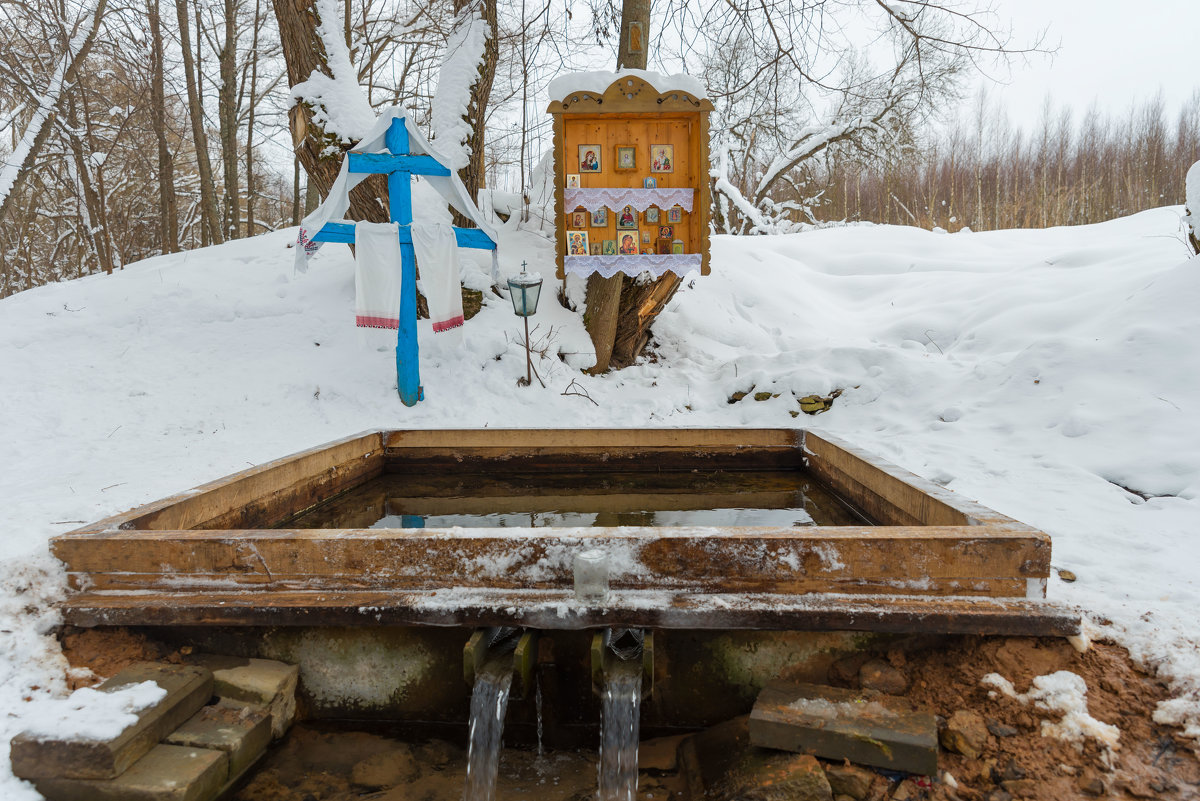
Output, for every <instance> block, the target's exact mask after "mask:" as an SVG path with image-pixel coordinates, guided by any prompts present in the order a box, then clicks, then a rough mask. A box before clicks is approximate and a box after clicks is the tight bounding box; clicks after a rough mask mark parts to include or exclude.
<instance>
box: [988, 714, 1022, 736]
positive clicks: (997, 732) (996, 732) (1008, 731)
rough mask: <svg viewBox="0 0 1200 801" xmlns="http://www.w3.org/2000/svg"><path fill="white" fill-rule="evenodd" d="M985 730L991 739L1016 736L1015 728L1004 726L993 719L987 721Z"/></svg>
mask: <svg viewBox="0 0 1200 801" xmlns="http://www.w3.org/2000/svg"><path fill="white" fill-rule="evenodd" d="M987 730H988V732H990V733H991V735H992V736H993V737H1012V736H1013V735H1015V734H1017V729H1016V727H1015V726H1006V725H1004V724H1003V723H1001V722H1000V721H998V720H996V719H995V718H988V719H987Z"/></svg>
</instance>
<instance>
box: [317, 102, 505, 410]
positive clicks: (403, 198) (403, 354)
mask: <svg viewBox="0 0 1200 801" xmlns="http://www.w3.org/2000/svg"><path fill="white" fill-rule="evenodd" d="M384 144H385V145H386V146H387V149H388V150H389V151H390V153H348V154H346V158H348V159H349V160H350V162H349V167H348V169H349V171H350V172H355V173H381V174H384V175H386V176H387V184H388V216H389V217H390V218H391V221H392V222H394V223H399V224H400V326H399V328H398V330H397V331H396V389H397V390H398V391H399V393H400V400H401V401H403V402H404V405H405V406H415V405H416V403H417V401H420V400H424V399H425V389H424V387H422V386H421V373H420V370H419V369H418V366H417V254H416V253H415V252H414V251H413V246H412V232H411V230H410V229H409V226H410V225H411V224H412V185H411V182H412V177H413V176H414V175H437V176H442V177H448V176H449V175H450V169H449V168H448V167H446V166H445V165H443V164H442V163H441V162H439V161H438V160H437V159H435V158H434V157H433V156H421V155H412V154H411V153H410V151H411V149H412V148H411V140H410V138H409V135H408V129H407V128H406V127H405V126H404V120H403V119H394V120H392V124H391V127H389V128H388V130H387V134H386V135H385V136H384ZM454 236H455V239H456V240H457V241H458V246H459V247H463V248H479V249H481V250H495V249H496V243H495V242H493V241H492V240H491V238H490V237H488V235H487V234H485V233H484V232H483V231H480V230H479V229H477V228H457V227H456V228H455V229H454ZM313 241H314V242H343V243H346V244H353V243H354V223H351V222H340V223H339V222H330V223H326V224H325V225H324V226H323V227H322V228H321V230H320V231H318V232H317V233H316V234H315V235H314V236H313Z"/></svg>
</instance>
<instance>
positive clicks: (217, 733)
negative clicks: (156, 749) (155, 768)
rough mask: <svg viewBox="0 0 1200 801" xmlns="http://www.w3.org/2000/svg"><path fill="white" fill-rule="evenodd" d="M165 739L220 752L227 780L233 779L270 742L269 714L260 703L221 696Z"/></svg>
mask: <svg viewBox="0 0 1200 801" xmlns="http://www.w3.org/2000/svg"><path fill="white" fill-rule="evenodd" d="M165 742H167V743H168V744H170V745H183V746H191V747H193V748H209V749H212V750H214V751H224V752H225V753H226V755H228V757H229V781H235V780H237V779H238V777H240V776H241V775H242V774H243V773H245V772H246V770H248V769H249V768H250V766H251V765H253V764H254V763H255V762H256V761H257V760H258V758H259V757H260V756H262V754H263V752H264V751H266V750H267V746H268V745H270V743H271V714H270V713H269V712H268V711H267V708H266V707H264V706H259V705H257V704H238V703H234V702H232V701H228V700H226V699H221V700H219V701H218V702H217V703H215V704H212V705H210V706H206V707H204V708H203V709H201V710H200V711H199V712H197V713H196V714H195V715H193V716H192V718H191V719H190V720H188V721H187V722H186V723H184V724H183V725H182V726H180V727H179V728H178V729H176V730H175V731H173V732H171V733H170V734H169V735H167V737H166V740H165Z"/></svg>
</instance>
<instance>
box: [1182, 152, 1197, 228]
mask: <svg viewBox="0 0 1200 801" xmlns="http://www.w3.org/2000/svg"><path fill="white" fill-rule="evenodd" d="M1184 193H1185V194H1184V197H1185V198H1186V199H1187V200H1186V201H1185V208H1186V209H1187V211H1188V216H1187V217H1184V218H1183V219H1184V222H1185V223H1187V225H1188V226H1190V227H1191V229H1192V234H1193V235H1194V236H1196V237H1197V238H1200V161H1197V162H1196V163H1195V164H1193V165H1192V166H1191V168H1189V169H1188V172H1187V177H1186V178H1185V179H1184Z"/></svg>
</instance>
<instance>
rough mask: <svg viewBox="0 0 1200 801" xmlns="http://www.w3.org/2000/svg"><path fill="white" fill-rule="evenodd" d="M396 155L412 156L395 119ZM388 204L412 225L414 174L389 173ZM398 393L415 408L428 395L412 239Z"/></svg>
mask: <svg viewBox="0 0 1200 801" xmlns="http://www.w3.org/2000/svg"><path fill="white" fill-rule="evenodd" d="M384 142H385V143H386V144H387V148H388V150H390V151H391V153H392V155H393V156H406V155H408V130H407V129H406V128H405V127H404V120H392V124H391V127H389V128H388V132H387V134H386V135H385V137H384ZM387 180H388V205H389V209H388V210H389V212H390V213H391V218H392V220H394V221H395V222H398V223H400V224H401V225H411V224H412V173H410V172H408V171H407V170H396V171H395V172H390V173H388V177H387ZM396 391H397V392H399V393H400V400H401V401H402V402H403V403H404V405H405V406H415V405H416V404H417V402H418V401H420V400H421V399H422V398H423V397H424V395H425V391H424V388H423V387H422V386H421V371H420V365H419V364H418V362H417V254H416V251H414V250H413V246H412V242H411V240H410V241H408V242H401V244H400V325H399V327H398V328H397V329H396Z"/></svg>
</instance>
